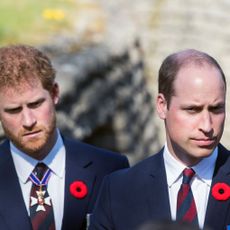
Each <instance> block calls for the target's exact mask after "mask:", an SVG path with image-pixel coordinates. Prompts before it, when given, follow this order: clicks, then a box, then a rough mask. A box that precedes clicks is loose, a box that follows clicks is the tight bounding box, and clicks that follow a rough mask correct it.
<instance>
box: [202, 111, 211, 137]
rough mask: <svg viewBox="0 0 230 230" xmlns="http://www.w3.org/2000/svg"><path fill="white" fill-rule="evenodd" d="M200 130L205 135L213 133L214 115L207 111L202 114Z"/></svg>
mask: <svg viewBox="0 0 230 230" xmlns="http://www.w3.org/2000/svg"><path fill="white" fill-rule="evenodd" d="M200 129H201V130H202V131H203V132H204V133H210V132H212V129H213V127H212V115H211V114H210V112H208V111H206V112H204V113H203V114H202V117H201V120H200Z"/></svg>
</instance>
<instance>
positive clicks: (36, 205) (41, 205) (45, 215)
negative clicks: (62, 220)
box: [30, 163, 55, 230]
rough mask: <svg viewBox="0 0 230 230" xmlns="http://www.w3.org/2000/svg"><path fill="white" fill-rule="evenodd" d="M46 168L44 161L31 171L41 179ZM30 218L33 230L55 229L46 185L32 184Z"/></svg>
mask: <svg viewBox="0 0 230 230" xmlns="http://www.w3.org/2000/svg"><path fill="white" fill-rule="evenodd" d="M47 170H48V168H47V166H46V165H45V164H44V163H38V164H37V165H36V167H35V169H34V171H33V173H34V174H35V175H36V176H37V178H38V179H39V180H42V178H43V176H44V174H45V173H46V172H47ZM32 182H33V181H32ZM39 194H42V195H41V197H39ZM30 219H31V223H32V226H33V230H55V221H54V214H53V208H52V202H51V200H50V198H49V194H48V191H47V186H38V185H36V184H35V183H33V184H32V188H31V193H30Z"/></svg>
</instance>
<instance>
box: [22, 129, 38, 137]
mask: <svg viewBox="0 0 230 230" xmlns="http://www.w3.org/2000/svg"><path fill="white" fill-rule="evenodd" d="M40 132H41V130H36V131H32V132H26V133H24V134H23V136H35V135H37V134H38V133H40Z"/></svg>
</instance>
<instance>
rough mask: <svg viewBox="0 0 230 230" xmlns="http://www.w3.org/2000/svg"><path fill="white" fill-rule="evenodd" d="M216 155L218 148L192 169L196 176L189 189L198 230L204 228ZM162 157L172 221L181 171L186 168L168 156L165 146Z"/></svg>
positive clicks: (174, 217) (171, 156)
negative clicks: (195, 211) (196, 217)
mask: <svg viewBox="0 0 230 230" xmlns="http://www.w3.org/2000/svg"><path fill="white" fill-rule="evenodd" d="M217 154H218V148H217V147H216V148H215V150H214V151H213V153H212V154H211V155H210V156H209V157H207V158H204V159H202V160H201V161H200V162H199V163H198V164H197V165H195V166H194V167H192V168H193V170H194V171H195V172H196V174H195V176H194V177H193V179H192V181H191V189H192V193H193V196H194V200H195V203H196V208H197V215H198V222H199V227H200V228H203V226H204V220H205V214H206V209H207V203H208V197H209V192H210V187H211V183H212V176H213V172H214V168H215V163H216V158H217ZM163 157H164V162H165V169H166V177H167V183H168V191H169V202H170V209H171V217H172V219H173V220H176V208H177V194H178V191H179V189H180V186H181V183H182V177H183V176H182V171H183V170H184V169H185V168H186V166H185V165H184V164H183V163H182V162H179V161H178V160H176V159H175V157H173V155H172V154H170V152H169V149H168V147H167V144H165V148H164V152H163Z"/></svg>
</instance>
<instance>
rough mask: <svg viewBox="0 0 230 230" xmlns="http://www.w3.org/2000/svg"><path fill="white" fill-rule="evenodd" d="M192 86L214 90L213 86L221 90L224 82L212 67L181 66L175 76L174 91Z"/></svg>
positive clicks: (207, 65) (218, 72) (206, 65)
mask: <svg viewBox="0 0 230 230" xmlns="http://www.w3.org/2000/svg"><path fill="white" fill-rule="evenodd" d="M194 85H196V86H202V87H203V86H205V85H206V86H207V87H205V89H206V88H215V86H216V88H218V87H221V89H223V86H224V80H223V77H222V75H221V72H220V71H219V70H218V69H217V68H216V67H215V66H213V65H209V64H203V65H196V64H191V65H187V66H183V67H182V68H181V69H180V70H179V71H178V73H177V75H176V78H175V81H174V87H175V90H176V89H179V88H180V89H183V88H184V87H189V88H190V87H192V86H194ZM224 88H225V87H224Z"/></svg>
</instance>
